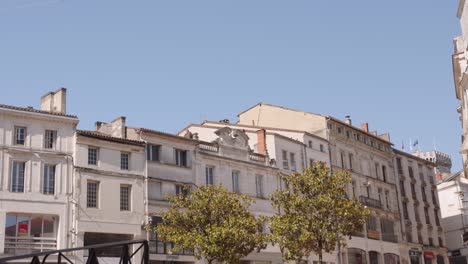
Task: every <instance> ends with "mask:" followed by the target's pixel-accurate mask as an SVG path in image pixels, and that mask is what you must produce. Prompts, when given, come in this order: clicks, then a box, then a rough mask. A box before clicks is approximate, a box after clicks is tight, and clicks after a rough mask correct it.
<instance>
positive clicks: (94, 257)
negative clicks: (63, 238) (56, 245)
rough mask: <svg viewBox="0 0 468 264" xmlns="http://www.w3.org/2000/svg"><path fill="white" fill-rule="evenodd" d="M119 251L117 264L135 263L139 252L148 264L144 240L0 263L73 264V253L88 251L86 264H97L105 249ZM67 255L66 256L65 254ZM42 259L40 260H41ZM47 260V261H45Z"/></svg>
mask: <svg viewBox="0 0 468 264" xmlns="http://www.w3.org/2000/svg"><path fill="white" fill-rule="evenodd" d="M133 245H139V246H138V247H137V248H136V249H135V250H133V252H130V246H133ZM116 248H117V249H120V252H121V253H120V256H119V258H120V260H119V264H132V263H136V261H135V259H134V257H135V255H136V253H138V252H141V253H142V254H141V261H140V263H141V264H148V263H149V248H148V241H146V240H130V241H121V242H114V243H106V244H97V245H90V246H84V247H78V248H67V249H58V250H51V251H43V252H37V253H31V254H24V255H17V256H11V257H3V258H0V263H2V264H3V263H18V262H21V263H25V262H30V263H31V264H41V263H42V264H44V263H59V264H60V263H70V264H73V261H72V260H70V258H71V257H70V256H72V255H73V254H70V253H73V252H79V251H86V250H87V251H88V252H87V253H88V259H87V261H86V264H99V259H98V257H99V256H100V253H99V252H102V251H103V250H105V249H114V250H115V249H116ZM65 253H68V254H65ZM50 256H56V257H57V260H56V261H53V262H52V261H50V259H49V257H50ZM41 258H42V260H41ZM28 259H30V261H28ZM47 259H49V261H48V260H47Z"/></svg>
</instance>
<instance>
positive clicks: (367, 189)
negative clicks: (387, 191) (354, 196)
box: [366, 185, 372, 198]
mask: <svg viewBox="0 0 468 264" xmlns="http://www.w3.org/2000/svg"><path fill="white" fill-rule="evenodd" d="M366 192H367V198H370V196H371V192H372V190H371V186H370V185H367V186H366Z"/></svg>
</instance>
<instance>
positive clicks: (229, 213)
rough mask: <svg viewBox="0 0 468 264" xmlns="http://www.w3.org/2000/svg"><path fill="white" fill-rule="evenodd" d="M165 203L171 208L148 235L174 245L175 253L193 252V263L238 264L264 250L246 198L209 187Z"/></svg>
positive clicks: (260, 227)
mask: <svg viewBox="0 0 468 264" xmlns="http://www.w3.org/2000/svg"><path fill="white" fill-rule="evenodd" d="M169 200H170V202H171V203H172V206H171V208H170V209H169V210H168V211H167V212H163V213H162V214H161V216H162V218H163V222H162V223H160V224H158V226H157V227H153V228H150V231H152V232H155V233H157V234H158V238H160V239H161V240H163V241H167V242H173V243H175V244H176V247H175V248H174V250H175V251H177V250H181V249H190V250H193V252H194V255H195V257H196V258H197V259H201V258H202V257H204V258H205V259H206V260H207V262H208V263H212V262H213V261H214V260H216V261H217V262H226V263H238V262H239V259H240V258H242V257H244V256H246V255H248V254H249V253H250V252H252V251H253V250H255V249H260V248H263V247H264V246H265V245H264V244H265V243H264V235H263V234H262V232H261V231H262V222H261V220H260V219H256V218H255V217H254V216H253V215H252V214H251V213H250V212H249V211H248V210H247V209H248V207H249V205H250V204H251V202H252V199H251V198H250V197H248V196H245V195H241V194H237V193H230V192H228V191H227V190H226V189H225V188H224V187H222V186H212V185H209V186H202V187H199V188H197V189H195V190H193V191H192V192H191V193H189V194H188V195H178V196H175V197H171V198H169Z"/></svg>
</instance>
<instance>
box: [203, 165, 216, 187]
mask: <svg viewBox="0 0 468 264" xmlns="http://www.w3.org/2000/svg"><path fill="white" fill-rule="evenodd" d="M214 170H215V166H211V165H206V166H205V185H214Z"/></svg>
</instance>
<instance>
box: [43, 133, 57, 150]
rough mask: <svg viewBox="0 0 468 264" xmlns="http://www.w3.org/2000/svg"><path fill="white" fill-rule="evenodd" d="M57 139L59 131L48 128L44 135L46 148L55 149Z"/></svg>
mask: <svg viewBox="0 0 468 264" xmlns="http://www.w3.org/2000/svg"><path fill="white" fill-rule="evenodd" d="M56 140H57V131H55V130H46V131H45V135H44V148H46V149H53V148H55V141H56Z"/></svg>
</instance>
